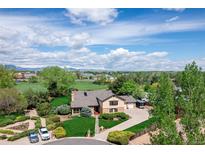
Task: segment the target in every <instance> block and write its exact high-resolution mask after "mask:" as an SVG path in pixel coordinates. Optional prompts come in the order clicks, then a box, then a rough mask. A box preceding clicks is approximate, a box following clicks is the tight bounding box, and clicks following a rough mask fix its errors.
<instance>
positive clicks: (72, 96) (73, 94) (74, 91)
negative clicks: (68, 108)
mask: <svg viewBox="0 0 205 154" xmlns="http://www.w3.org/2000/svg"><path fill="white" fill-rule="evenodd" d="M75 93H76V90H73V91H72V92H71V101H74V96H75Z"/></svg>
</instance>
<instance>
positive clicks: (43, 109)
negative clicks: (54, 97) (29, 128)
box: [36, 102, 51, 116]
mask: <svg viewBox="0 0 205 154" xmlns="http://www.w3.org/2000/svg"><path fill="white" fill-rule="evenodd" d="M36 109H37V112H38V114H39V115H40V116H45V115H48V114H49V113H50V111H51V105H50V103H47V102H46V103H41V104H38V105H37V108H36Z"/></svg>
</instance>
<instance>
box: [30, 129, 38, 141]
mask: <svg viewBox="0 0 205 154" xmlns="http://www.w3.org/2000/svg"><path fill="white" fill-rule="evenodd" d="M28 138H29V141H30V142H31V143H37V142H39V138H38V134H37V133H36V132H33V131H32V132H29V135H28Z"/></svg>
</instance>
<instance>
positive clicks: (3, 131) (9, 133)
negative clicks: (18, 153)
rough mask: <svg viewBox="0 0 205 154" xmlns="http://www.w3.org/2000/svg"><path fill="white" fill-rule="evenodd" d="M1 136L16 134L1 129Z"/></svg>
mask: <svg viewBox="0 0 205 154" xmlns="http://www.w3.org/2000/svg"><path fill="white" fill-rule="evenodd" d="M0 133H1V134H8V135H13V134H15V133H14V131H12V130H5V129H0Z"/></svg>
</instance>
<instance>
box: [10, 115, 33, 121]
mask: <svg viewBox="0 0 205 154" xmlns="http://www.w3.org/2000/svg"><path fill="white" fill-rule="evenodd" d="M28 119H30V117H29V116H18V117H16V119H15V121H14V122H20V121H25V120H28Z"/></svg>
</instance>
